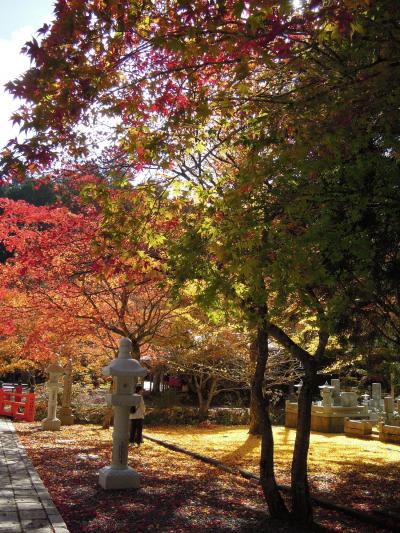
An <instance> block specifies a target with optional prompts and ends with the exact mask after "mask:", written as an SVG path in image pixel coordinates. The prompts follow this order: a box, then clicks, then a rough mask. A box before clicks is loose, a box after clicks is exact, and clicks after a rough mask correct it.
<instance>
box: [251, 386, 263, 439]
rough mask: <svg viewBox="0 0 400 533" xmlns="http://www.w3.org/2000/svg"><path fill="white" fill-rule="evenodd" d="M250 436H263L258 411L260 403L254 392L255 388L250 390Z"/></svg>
mask: <svg viewBox="0 0 400 533" xmlns="http://www.w3.org/2000/svg"><path fill="white" fill-rule="evenodd" d="M249 434H250V435H261V419H260V415H259V409H258V401H257V398H256V396H255V394H254V392H253V388H252V389H251V390H250V424H249Z"/></svg>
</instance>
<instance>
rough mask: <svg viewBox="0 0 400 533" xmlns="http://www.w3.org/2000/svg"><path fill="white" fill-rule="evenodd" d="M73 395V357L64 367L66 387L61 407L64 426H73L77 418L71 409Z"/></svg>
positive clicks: (61, 418)
mask: <svg viewBox="0 0 400 533" xmlns="http://www.w3.org/2000/svg"><path fill="white" fill-rule="evenodd" d="M71 397H72V361H71V359H70V360H69V361H68V363H67V364H66V365H65V369H64V388H63V396H62V407H61V409H60V420H61V425H62V426H72V425H73V423H74V421H75V419H74V415H73V414H72V409H71Z"/></svg>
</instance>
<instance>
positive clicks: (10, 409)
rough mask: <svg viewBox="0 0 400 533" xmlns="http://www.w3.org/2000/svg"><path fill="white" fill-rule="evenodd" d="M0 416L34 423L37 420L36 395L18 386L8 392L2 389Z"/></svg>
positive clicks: (0, 394)
mask: <svg viewBox="0 0 400 533" xmlns="http://www.w3.org/2000/svg"><path fill="white" fill-rule="evenodd" d="M0 416H10V417H12V418H14V420H26V421H27V422H33V421H34V418H35V393H34V392H31V391H29V390H25V391H24V390H23V387H22V385H19V384H18V385H16V386H14V387H12V388H11V390H10V389H8V390H6V389H4V388H2V387H1V388H0Z"/></svg>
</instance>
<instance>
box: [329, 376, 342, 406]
mask: <svg viewBox="0 0 400 533" xmlns="http://www.w3.org/2000/svg"><path fill="white" fill-rule="evenodd" d="M331 386H332V387H333V391H332V397H333V405H340V379H331Z"/></svg>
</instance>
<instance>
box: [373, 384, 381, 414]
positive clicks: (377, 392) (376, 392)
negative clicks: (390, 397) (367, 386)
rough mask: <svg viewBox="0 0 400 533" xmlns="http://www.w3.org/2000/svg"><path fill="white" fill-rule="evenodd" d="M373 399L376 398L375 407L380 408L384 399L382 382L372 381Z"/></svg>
mask: <svg viewBox="0 0 400 533" xmlns="http://www.w3.org/2000/svg"><path fill="white" fill-rule="evenodd" d="M372 399H373V400H374V404H375V407H376V408H377V409H380V408H381V399H382V386H381V384H380V383H372Z"/></svg>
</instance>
